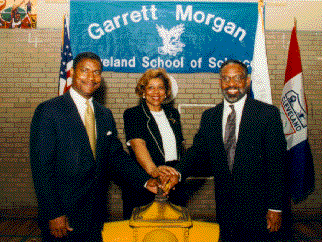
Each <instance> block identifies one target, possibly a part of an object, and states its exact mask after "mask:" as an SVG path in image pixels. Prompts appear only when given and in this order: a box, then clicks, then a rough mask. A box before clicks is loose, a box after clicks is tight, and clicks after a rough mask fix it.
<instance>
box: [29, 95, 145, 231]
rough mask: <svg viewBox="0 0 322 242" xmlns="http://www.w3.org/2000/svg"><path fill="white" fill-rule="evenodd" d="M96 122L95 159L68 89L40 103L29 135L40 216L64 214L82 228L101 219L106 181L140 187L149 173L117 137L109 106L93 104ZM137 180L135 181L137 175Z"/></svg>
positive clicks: (43, 219)
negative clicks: (132, 160) (125, 181)
mask: <svg viewBox="0 0 322 242" xmlns="http://www.w3.org/2000/svg"><path fill="white" fill-rule="evenodd" d="M93 104H94V111H95V118H96V124H97V126H96V127H97V128H96V129H97V148H96V160H94V156H93V153H92V150H91V148H90V143H89V139H88V136H87V133H86V129H85V127H84V124H83V122H82V120H81V117H80V116H79V113H78V111H77V108H76V105H75V104H74V102H73V100H72V98H71V96H70V94H69V92H67V93H66V94H64V95H63V96H59V97H56V98H54V99H51V100H49V101H46V102H44V103H42V104H40V105H39V106H38V107H37V109H36V111H35V114H34V117H33V119H32V123H31V133H30V161H31V168H32V175H33V180H34V186H35V190H36V195H37V199H38V208H39V219H40V222H41V224H42V225H43V226H44V227H46V226H48V220H51V219H54V218H57V217H59V216H62V215H67V216H68V218H69V220H70V221H69V222H70V224H71V226H72V227H73V228H74V230H75V229H76V230H79V231H86V230H87V229H90V228H91V227H90V226H91V224H92V223H94V222H97V223H102V222H103V220H104V219H106V211H107V204H106V202H107V201H106V198H107V185H106V181H107V180H109V179H113V180H115V179H123V181H124V180H125V178H126V179H128V181H129V184H135V185H137V186H143V185H144V183H145V182H146V181H147V179H148V176H147V175H146V174H145V173H144V172H141V170H140V169H139V166H135V165H134V164H135V163H134V162H131V161H130V158H129V156H128V154H127V153H126V152H124V150H123V147H122V144H121V142H120V141H119V140H118V138H117V130H116V127H115V121H114V119H113V116H112V113H111V111H110V110H109V109H107V108H105V107H104V106H102V105H100V104H99V103H97V102H96V101H94V102H93ZM138 178H140V179H138Z"/></svg>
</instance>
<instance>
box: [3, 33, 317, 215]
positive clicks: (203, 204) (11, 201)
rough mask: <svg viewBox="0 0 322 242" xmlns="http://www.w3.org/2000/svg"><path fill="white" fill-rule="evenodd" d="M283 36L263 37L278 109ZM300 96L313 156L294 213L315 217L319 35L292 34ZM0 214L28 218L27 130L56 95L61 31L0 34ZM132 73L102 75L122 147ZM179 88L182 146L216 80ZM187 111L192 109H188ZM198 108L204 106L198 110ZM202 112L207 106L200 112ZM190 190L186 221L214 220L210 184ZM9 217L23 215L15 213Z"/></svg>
mask: <svg viewBox="0 0 322 242" xmlns="http://www.w3.org/2000/svg"><path fill="white" fill-rule="evenodd" d="M289 39H290V32H274V31H267V32H266V41H267V43H266V44H267V52H268V53H267V54H268V64H269V71H270V79H271V87H272V95H273V102H274V105H276V106H278V107H279V102H280V97H281V93H282V89H283V83H284V73H285V67H286V59H287V51H288V43H289ZM298 39H299V45H300V49H301V56H302V65H303V74H304V83H305V91H306V95H307V101H308V109H309V120H308V123H309V137H310V144H311V148H312V152H313V156H314V163H315V173H316V189H315V191H314V193H313V194H312V195H310V196H309V198H308V199H307V200H306V201H305V202H303V203H301V204H299V205H293V211H294V212H295V213H297V214H300V215H301V216H302V215H305V214H309V215H310V214H311V215H312V214H313V215H319V214H320V215H321V214H322V208H321V201H322V199H321V197H322V175H321V174H322V165H321V162H320V161H321V158H322V151H321V143H322V137H321V136H322V135H321V129H322V128H321V123H322V116H321V114H322V109H321V107H322V91H321V90H322V88H321V76H322V44H321V43H322V33H321V32H301V31H299V32H298ZM0 42H1V45H0V94H1V95H0V111H1V112H0V149H1V151H0V210H1V211H2V212H4V213H3V214H2V215H3V216H24V215H25V216H34V212H33V211H35V208H36V207H37V201H36V197H35V193H34V188H33V183H32V178H31V171H30V164H29V156H28V142H29V125H30V120H31V118H32V115H33V112H34V109H35V108H36V106H37V105H38V104H39V103H40V102H42V101H45V100H47V99H49V98H52V97H55V96H56V95H57V86H58V84H57V83H58V73H59V66H60V63H59V62H60V43H61V30H55V29H39V30H32V31H27V30H21V29H17V30H1V31H0ZM139 76H140V75H139V74H129V73H111V72H104V73H103V77H104V79H105V85H106V87H107V95H106V98H105V102H106V104H105V105H106V106H107V107H109V108H110V109H111V110H112V112H113V114H114V117H115V120H116V124H117V128H118V131H119V137H120V139H121V141H122V142H123V144H124V133H123V120H122V114H123V112H124V110H125V109H126V108H128V107H131V106H134V105H136V104H137V97H136V95H135V94H134V87H135V85H136V81H137V79H138V78H139ZM173 76H174V78H175V79H176V80H177V83H178V86H179V93H178V97H177V99H176V101H175V106H176V107H180V109H181V113H182V124H183V133H184V137H185V139H186V141H187V146H188V147H189V146H190V145H191V143H192V139H193V136H194V134H195V133H196V131H197V129H198V127H199V121H200V117H201V113H202V112H203V111H204V110H205V109H206V108H208V107H209V105H213V104H217V103H219V102H220V101H221V93H220V90H219V87H218V81H217V80H216V78H217V77H218V76H217V75H215V74H211V73H206V74H205V73H200V74H173ZM186 104H194V105H196V104H198V105H197V106H187V105H186ZM200 104H204V105H205V106H199V105H200ZM207 105H208V106H207ZM189 184H190V185H191V187H192V188H195V189H196V188H199V189H198V190H197V189H196V192H195V194H194V196H192V198H191V200H190V202H189V206H188V207H189V209H190V211H191V214H192V215H193V218H195V219H201V218H207V219H208V220H211V219H213V217H214V214H215V204H214V193H213V190H212V186H213V180H212V179H205V180H194V179H192V180H190V181H189ZM110 198H111V199H110V201H111V202H110V204H108V206H109V208H110V211H111V219H120V218H121V211H122V203H121V191H120V189H119V188H118V187H117V186H116V185H115V184H111V187H110ZM15 211H23V212H22V213H21V214H17V213H16V212H15Z"/></svg>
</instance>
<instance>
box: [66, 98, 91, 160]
mask: <svg viewBox="0 0 322 242" xmlns="http://www.w3.org/2000/svg"><path fill="white" fill-rule="evenodd" d="M64 95H65V96H64V97H65V102H66V105H64V106H63V108H64V111H65V112H66V117H68V120H66V125H69V130H70V135H71V136H72V137H73V138H72V140H71V142H73V143H75V145H74V147H75V149H81V150H82V153H91V154H92V152H91V146H90V143H89V139H88V136H87V132H86V128H85V126H84V123H83V121H82V119H81V117H80V115H79V113H78V110H77V107H76V104H75V103H74V101H73V99H72V98H71V96H70V93H69V92H67V93H66V94H64ZM93 159H94V157H93Z"/></svg>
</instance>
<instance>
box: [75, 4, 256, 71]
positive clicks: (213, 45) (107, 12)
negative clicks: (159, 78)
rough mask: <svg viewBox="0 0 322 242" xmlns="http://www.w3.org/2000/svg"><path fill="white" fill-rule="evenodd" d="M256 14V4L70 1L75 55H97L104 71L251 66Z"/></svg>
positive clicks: (202, 69) (189, 69)
mask: <svg viewBox="0 0 322 242" xmlns="http://www.w3.org/2000/svg"><path fill="white" fill-rule="evenodd" d="M153 5H154V8H153V7H152V6H153ZM180 6H181V7H180ZM180 13H181V14H180ZM185 14H187V15H186V16H185ZM189 14H190V16H191V19H189ZM131 15H132V17H131ZM176 15H177V16H178V18H177V19H176ZM257 18H258V4H257V3H240V2H238V3H237V2H233V3H223V2H213V3H209V2H158V1H153V2H145V1H144V2H143V1H135V2H134V1H95V0H94V1H86V0H71V2H70V38H71V45H72V51H73V53H74V55H77V54H78V53H80V52H83V51H92V52H95V53H97V54H98V55H99V56H100V57H101V58H102V60H103V65H104V68H103V70H104V71H115V72H131V73H140V72H144V71H145V70H146V69H149V68H157V67H164V68H165V69H166V70H167V71H168V72H173V73H196V72H215V73H218V71H219V68H218V67H220V65H221V63H222V61H224V60H225V59H232V58H233V59H238V60H241V61H244V62H245V64H247V65H249V66H250V62H251V60H252V58H253V50H254V41H255V34H256V25H257ZM207 20H208V21H207ZM90 26H92V27H90ZM157 26H159V27H160V28H164V29H163V32H162V33H163V35H162V36H163V37H161V36H160V35H159V31H158V29H157ZM180 27H182V28H181V30H180ZM113 28H114V29H113ZM238 28H240V29H242V31H245V36H244V37H242V32H239V33H238V34H236V33H237V32H238ZM176 30H177V31H176ZM171 32H172V33H177V34H173V35H171ZM235 34H236V35H235ZM167 37H168V38H169V39H168V41H167V40H166V38H167ZM173 40H174V43H173V44H169V43H170V42H171V41H173ZM170 50H172V51H170ZM162 64H163V65H162Z"/></svg>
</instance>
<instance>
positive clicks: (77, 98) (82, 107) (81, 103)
mask: <svg viewBox="0 0 322 242" xmlns="http://www.w3.org/2000/svg"><path fill="white" fill-rule="evenodd" d="M69 90H70V91H69V92H70V96H71V97H72V99H73V101H74V103H75V105H76V108H77V110H78V113H79V115H80V117H81V119H82V121H83V124H84V126H85V112H86V108H87V105H86V101H87V99H86V98H84V97H83V96H82V95H80V94H79V93H78V92H76V91H75V89H73V88H72V87H71V88H70V89H69ZM88 101H89V105H90V106H91V108H92V109H93V112H94V114H95V110H94V105H93V97H91V98H90V99H88ZM95 133H96V135H97V131H96V121H95Z"/></svg>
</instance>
